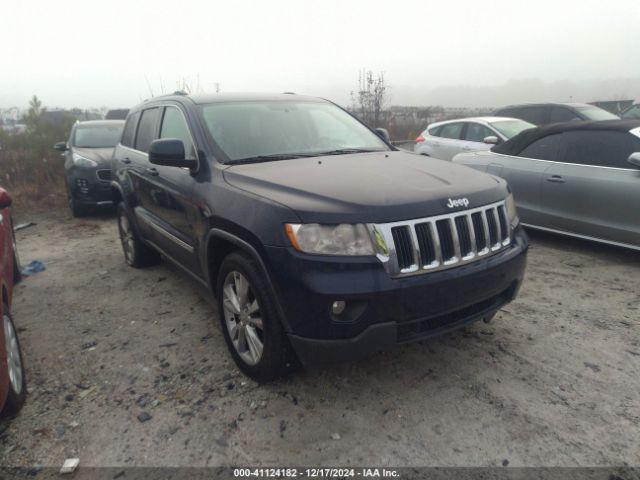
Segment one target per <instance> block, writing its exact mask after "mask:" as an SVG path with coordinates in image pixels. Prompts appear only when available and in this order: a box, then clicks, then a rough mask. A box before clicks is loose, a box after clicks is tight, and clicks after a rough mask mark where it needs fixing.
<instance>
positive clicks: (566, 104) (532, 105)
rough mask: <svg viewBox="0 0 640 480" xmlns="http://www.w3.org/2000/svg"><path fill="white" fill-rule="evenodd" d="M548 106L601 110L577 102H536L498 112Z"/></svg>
mask: <svg viewBox="0 0 640 480" xmlns="http://www.w3.org/2000/svg"><path fill="white" fill-rule="evenodd" d="M546 106H561V107H574V108H578V107H580V108H582V107H596V108H600V107H598V106H596V105H589V104H588V103H577V102H537V103H536V102H534V103H517V104H514V105H507V106H505V107H500V108H499V109H498V110H497V111H500V110H505V109H507V108H521V107H546Z"/></svg>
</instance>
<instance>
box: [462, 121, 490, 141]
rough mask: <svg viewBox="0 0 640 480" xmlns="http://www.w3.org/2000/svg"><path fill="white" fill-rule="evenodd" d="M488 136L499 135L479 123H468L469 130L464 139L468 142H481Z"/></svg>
mask: <svg viewBox="0 0 640 480" xmlns="http://www.w3.org/2000/svg"><path fill="white" fill-rule="evenodd" d="M487 137H497V135H496V134H495V133H494V132H492V131H491V130H490V129H489V128H487V127H485V126H484V125H480V124H479V123H471V122H469V123H467V131H466V132H465V134H464V139H465V140H466V141H468V142H480V143H482V141H483V140H484V139H485V138H487Z"/></svg>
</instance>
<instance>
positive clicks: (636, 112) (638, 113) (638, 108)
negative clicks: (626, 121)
mask: <svg viewBox="0 0 640 480" xmlns="http://www.w3.org/2000/svg"><path fill="white" fill-rule="evenodd" d="M622 118H640V105H634V106H633V107H631V108H630V109H628V110H626V111H625V112H624V113H623V114H622Z"/></svg>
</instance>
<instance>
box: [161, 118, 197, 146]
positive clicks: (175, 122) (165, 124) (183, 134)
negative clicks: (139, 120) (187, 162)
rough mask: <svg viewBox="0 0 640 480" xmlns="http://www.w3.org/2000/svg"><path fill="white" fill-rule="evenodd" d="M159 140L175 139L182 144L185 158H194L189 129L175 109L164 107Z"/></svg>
mask: <svg viewBox="0 0 640 480" xmlns="http://www.w3.org/2000/svg"><path fill="white" fill-rule="evenodd" d="M160 138H177V139H178V140H182V143H184V153H185V155H186V157H187V158H195V156H196V150H195V148H194V146H193V143H192V142H191V135H190V134H189V127H187V122H186V120H185V118H184V115H183V114H182V112H181V111H180V110H179V109H178V108H177V107H166V108H165V109H164V115H163V116H162V126H161V127H160Z"/></svg>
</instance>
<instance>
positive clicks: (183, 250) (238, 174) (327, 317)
mask: <svg viewBox="0 0 640 480" xmlns="http://www.w3.org/2000/svg"><path fill="white" fill-rule="evenodd" d="M113 169H114V170H113V183H112V186H113V189H114V195H115V196H116V198H117V199H118V201H119V207H118V226H119V232H120V239H121V242H122V246H123V250H124V255H125V259H126V261H127V263H129V264H130V265H131V266H133V267H142V266H145V265H149V264H151V263H153V262H156V261H157V260H158V258H159V255H160V254H161V255H163V256H164V257H166V258H168V259H169V260H171V261H173V262H174V263H175V264H176V265H178V266H179V267H181V268H182V269H184V270H185V271H186V272H188V273H189V274H190V275H191V276H193V277H194V278H195V279H196V280H197V281H199V282H201V283H202V284H204V285H206V286H208V287H209V288H210V289H211V290H212V291H213V293H214V295H215V296H216V298H217V302H218V309H219V319H220V322H221V324H222V329H223V332H224V337H225V340H226V342H227V345H228V347H229V350H230V352H231V355H232V356H233V358H234V360H235V362H236V363H237V365H238V367H239V368H240V369H241V370H242V371H243V372H244V373H245V374H247V375H248V376H250V377H252V378H254V379H255V380H257V381H268V380H270V379H273V378H275V377H276V376H278V375H280V374H282V373H284V372H285V371H286V370H287V367H288V366H289V365H291V364H292V363H293V360H295V358H296V357H297V358H298V359H299V360H300V361H301V362H302V363H303V364H304V365H310V364H322V363H326V362H333V361H344V360H349V359H355V358H359V357H362V356H364V355H366V354H368V353H371V352H374V351H377V350H379V349H382V348H384V347H389V346H391V345H394V344H399V343H404V342H410V341H416V340H421V339H425V338H427V337H431V336H433V335H436V334H441V333H443V332H446V331H449V330H452V329H455V328H458V327H461V326H463V325H466V324H468V323H470V322H473V321H475V320H479V319H485V320H489V319H490V318H491V317H492V316H493V315H494V314H495V312H496V311H497V310H498V309H499V308H500V307H501V306H503V305H504V304H505V303H507V302H509V301H511V300H513V299H514V297H515V295H516V293H517V291H518V288H519V286H520V284H521V282H522V277H523V274H524V269H525V263H526V260H525V258H526V250H527V238H526V235H525V233H524V232H523V230H522V227H521V226H519V225H518V217H517V215H516V211H515V207H514V202H513V198H512V196H511V195H510V193H509V189H508V186H507V184H506V183H505V182H504V181H503V180H501V179H499V178H496V177H492V176H490V175H487V174H484V173H480V172H477V171H474V170H472V169H469V168H467V167H462V166H459V165H455V164H452V163H450V162H443V161H439V160H435V159H428V160H425V159H424V157H420V156H418V155H414V154H411V153H406V152H401V151H398V150H396V149H395V148H394V147H393V146H391V145H390V144H389V143H388V142H387V140H386V137H385V136H384V135H381V134H380V135H379V134H376V132H374V131H372V130H370V129H369V128H368V127H367V126H365V125H364V124H362V123H360V122H359V121H358V120H357V119H355V118H354V117H352V116H351V115H350V114H349V113H347V112H346V111H344V110H343V109H341V108H340V107H338V106H336V105H335V104H333V103H331V102H328V101H326V100H322V99H318V98H313V97H304V96H299V95H288V94H283V95H226V94H225V95H223V94H217V95H189V96H187V95H183V94H175V95H171V96H165V97H159V98H154V99H152V100H150V101H147V102H144V103H142V104H141V105H138V106H137V107H135V108H133V109H132V110H131V112H130V113H129V115H128V117H127V121H126V125H125V128H124V131H123V134H122V140H121V142H120V143H119V144H118V145H117V146H116V150H115V153H114V164H113Z"/></svg>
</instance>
